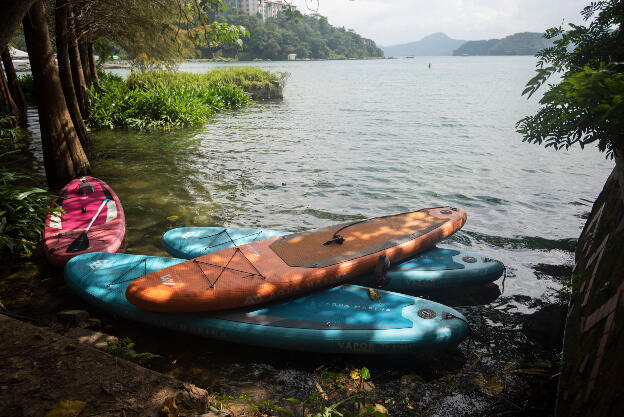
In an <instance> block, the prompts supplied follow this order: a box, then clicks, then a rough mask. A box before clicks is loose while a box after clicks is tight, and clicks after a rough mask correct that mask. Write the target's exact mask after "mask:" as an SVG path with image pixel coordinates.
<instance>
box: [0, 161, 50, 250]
mask: <svg viewBox="0 0 624 417" xmlns="http://www.w3.org/2000/svg"><path fill="white" fill-rule="evenodd" d="M28 180H32V178H30V177H29V176H27V175H22V174H18V173H15V172H0V253H2V252H5V251H9V252H10V253H12V254H16V255H20V256H28V255H30V253H31V252H32V250H33V249H34V248H35V247H36V246H37V244H38V243H39V242H40V241H41V237H42V234H43V227H44V221H45V219H46V217H47V215H48V213H50V212H52V211H57V212H58V211H60V209H58V208H56V209H52V201H53V200H54V198H55V197H56V195H54V194H52V193H49V192H48V191H46V190H43V189H41V188H33V187H28V186H25V185H23V184H24V182H25V181H28Z"/></svg>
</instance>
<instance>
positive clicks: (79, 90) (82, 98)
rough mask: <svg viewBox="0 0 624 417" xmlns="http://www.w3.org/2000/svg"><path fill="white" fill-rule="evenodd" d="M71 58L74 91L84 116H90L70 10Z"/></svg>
mask: <svg viewBox="0 0 624 417" xmlns="http://www.w3.org/2000/svg"><path fill="white" fill-rule="evenodd" d="M68 23H69V28H68V29H69V58H70V65H71V72H72V80H73V81H74V91H75V92H76V99H77V100H78V106H79V107H80V114H82V118H83V119H86V118H88V117H89V105H88V100H87V83H86V81H85V78H84V73H83V72H82V62H81V61H80V51H79V50H78V39H77V38H76V29H75V26H76V25H75V22H74V12H73V11H72V10H71V9H70V10H69V19H68Z"/></svg>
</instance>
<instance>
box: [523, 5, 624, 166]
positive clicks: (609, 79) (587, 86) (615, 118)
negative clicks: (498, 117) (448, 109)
mask: <svg viewBox="0 0 624 417" xmlns="http://www.w3.org/2000/svg"><path fill="white" fill-rule="evenodd" d="M581 15H582V16H583V18H584V20H585V21H586V22H589V24H588V25H586V26H584V25H575V24H570V25H569V29H567V30H566V29H564V28H563V27H557V28H551V29H548V30H547V31H546V34H545V37H546V38H548V39H553V40H554V42H553V45H552V46H550V47H548V48H544V49H542V50H541V51H540V52H539V53H538V54H537V57H538V58H539V59H538V62H537V69H536V75H535V77H533V78H532V79H531V80H530V81H529V82H528V84H527V87H526V89H525V90H524V92H523V93H522V94H523V95H527V96H528V97H531V96H532V95H533V94H534V93H535V92H536V91H538V90H539V89H540V87H542V86H543V85H544V84H546V82H547V80H548V79H549V78H550V77H551V76H553V75H555V74H561V77H562V78H561V81H560V82H559V83H556V84H548V87H547V88H548V89H547V90H546V92H545V93H544V95H543V97H542V98H541V100H540V104H541V105H542V107H541V108H540V109H539V110H538V112H537V113H536V114H535V115H531V116H527V117H525V118H523V119H522V120H520V121H519V122H518V123H517V125H516V128H517V130H518V132H520V133H521V134H522V135H523V140H524V141H526V142H529V143H537V144H544V145H545V146H546V147H549V146H550V147H554V148H555V149H561V148H565V149H568V148H569V147H571V146H574V145H579V146H580V147H581V148H583V147H584V146H585V145H588V144H590V143H594V142H597V144H598V148H599V149H600V151H602V152H606V155H607V157H611V158H612V157H613V155H614V152H618V153H619V152H622V151H623V150H624V34H623V33H622V23H623V21H624V0H608V1H598V2H592V3H590V5H589V6H587V7H585V8H584V9H583V10H582V11H581Z"/></svg>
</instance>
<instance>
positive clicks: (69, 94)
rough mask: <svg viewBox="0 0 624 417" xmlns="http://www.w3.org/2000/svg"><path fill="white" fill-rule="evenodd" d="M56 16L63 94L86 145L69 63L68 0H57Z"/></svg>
mask: <svg viewBox="0 0 624 417" xmlns="http://www.w3.org/2000/svg"><path fill="white" fill-rule="evenodd" d="M54 17H55V26H56V58H57V61H58V69H59V76H60V78H61V85H62V87H63V94H64V95H65V102H66V104H67V109H68V110H69V114H70V116H71V119H72V122H73V123H74V128H75V129H76V133H77V134H78V137H79V138H80V143H81V144H82V145H83V146H85V145H86V144H88V143H89V135H88V134H87V128H86V126H85V124H84V120H83V119H82V114H81V112H80V106H79V105H78V99H77V98H76V91H75V90H74V81H73V79H72V73H71V66H70V64H69V46H68V44H69V32H68V27H67V19H68V17H69V5H68V4H67V0H57V2H56V10H55V13H54Z"/></svg>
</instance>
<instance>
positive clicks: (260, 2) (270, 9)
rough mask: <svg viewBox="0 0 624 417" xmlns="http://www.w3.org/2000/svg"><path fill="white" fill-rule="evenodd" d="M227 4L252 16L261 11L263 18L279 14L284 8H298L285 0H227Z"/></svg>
mask: <svg viewBox="0 0 624 417" xmlns="http://www.w3.org/2000/svg"><path fill="white" fill-rule="evenodd" d="M225 4H226V5H227V6H228V7H229V8H232V9H239V10H241V11H242V12H244V13H246V14H248V15H250V16H253V15H255V14H256V13H260V14H261V15H262V19H263V20H266V19H268V18H269V17H275V16H277V14H278V13H279V12H281V11H282V10H286V9H293V10H296V7H295V6H291V5H289V4H287V3H286V2H284V1H283V0H226V2H225Z"/></svg>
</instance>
